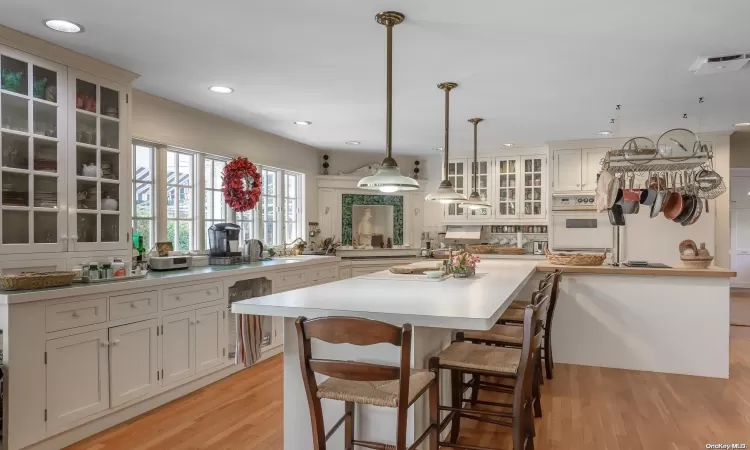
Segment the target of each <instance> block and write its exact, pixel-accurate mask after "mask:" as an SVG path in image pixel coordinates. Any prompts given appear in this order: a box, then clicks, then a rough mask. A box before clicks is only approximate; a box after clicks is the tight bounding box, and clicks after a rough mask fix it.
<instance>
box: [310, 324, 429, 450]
mask: <svg viewBox="0 0 750 450" xmlns="http://www.w3.org/2000/svg"><path fill="white" fill-rule="evenodd" d="M296 326H297V339H298V341H299V351H300V354H299V362H300V367H301V368H302V380H303V383H304V385H305V392H306V393H307V402H308V405H309V408H310V420H311V423H312V434H313V445H314V448H315V450H326V441H328V439H329V438H330V437H331V436H332V435H333V433H334V432H335V431H336V430H337V429H338V428H339V427H340V426H341V425H342V424H344V433H345V436H344V442H345V445H346V450H353V449H354V446H355V445H358V446H361V447H365V448H371V449H379V450H407V447H406V423H407V411H408V409H409V406H411V405H412V403H414V401H416V400H417V399H418V398H419V397H421V396H422V394H424V393H425V392H426V391H427V390H429V403H430V410H432V409H436V408H437V405H438V391H439V388H438V385H437V380H436V376H435V373H434V372H432V371H429V370H419V369H411V335H412V328H411V325H409V324H406V325H404V326H403V327H400V328H399V327H396V326H393V325H390V324H387V323H383V322H378V321H376V320H369V319H360V318H355V317H322V318H319V319H311V320H307V319H306V318H304V317H300V318H298V319H297V322H296ZM313 338H315V339H319V340H321V341H324V342H328V343H331V344H352V345H360V346H362V345H375V344H383V343H388V344H393V345H395V346H400V347H401V359H400V366H399V367H394V366H386V365H381V364H371V363H364V362H355V361H340V360H329V359H315V358H313V357H312V351H311V344H310V339H313ZM316 373H319V374H322V375H327V376H328V377H329V378H328V379H327V380H325V381H323V382H322V383H320V385H318V384H317V382H316V381H315V374H316ZM324 398H326V399H331V400H341V401H343V402H345V407H344V410H345V413H344V415H343V416H342V417H341V419H339V421H338V422H336V424H335V425H334V426H333V428H331V430H330V431H328V433H327V434H326V432H325V428H324V426H323V411H322V409H321V405H320V400H321V399H324ZM356 403H359V404H366V405H374V406H382V407H388V408H396V409H397V419H396V445H395V446H394V445H390V444H383V443H378V442H370V441H359V440H356V439H354V416H355V414H354V405H355V404H356ZM433 404H434V405H433ZM437 417H438V416H437V415H435V416H432V415H431V416H430V424H429V426H428V427H427V429H426V430H425V431H424V432H423V433H422V434H421V435H420V436H419V437H418V438H417V439H416V440H415V441H414V444H412V445H411V446H410V447H408V449H409V450H411V449H415V448H417V447H418V446H419V444H421V443H422V441H423V440H424V439H425V438H426V437H427V436H430V449H431V450H434V449H437V446H436V445H437V440H438V418H437Z"/></svg>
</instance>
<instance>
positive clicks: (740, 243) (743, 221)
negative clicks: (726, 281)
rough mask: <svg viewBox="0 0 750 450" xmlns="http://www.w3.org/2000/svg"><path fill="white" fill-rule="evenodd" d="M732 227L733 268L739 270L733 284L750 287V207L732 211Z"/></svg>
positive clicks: (731, 252) (731, 255)
mask: <svg viewBox="0 0 750 450" xmlns="http://www.w3.org/2000/svg"><path fill="white" fill-rule="evenodd" d="M734 178H735V177H733V178H732V183H734ZM733 186H734V185H733ZM730 229H731V236H730V239H731V244H730V257H731V269H732V270H734V271H735V272H737V276H736V277H734V278H732V280H731V285H732V286H735V287H743V288H750V209H739V210H735V211H732V212H731V217H730Z"/></svg>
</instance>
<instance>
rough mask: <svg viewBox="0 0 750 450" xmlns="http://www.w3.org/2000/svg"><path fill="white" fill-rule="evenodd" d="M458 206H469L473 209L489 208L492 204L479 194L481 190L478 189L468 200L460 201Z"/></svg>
mask: <svg viewBox="0 0 750 450" xmlns="http://www.w3.org/2000/svg"><path fill="white" fill-rule="evenodd" d="M458 206H460V207H461V208H469V209H471V210H477V209H487V208H491V207H492V205H490V204H489V203H487V202H486V201H484V200H482V197H481V196H480V195H479V192H477V191H474V192H472V193H471V195H470V196H469V198H468V200H466V201H465V202H462V203H459V205H458Z"/></svg>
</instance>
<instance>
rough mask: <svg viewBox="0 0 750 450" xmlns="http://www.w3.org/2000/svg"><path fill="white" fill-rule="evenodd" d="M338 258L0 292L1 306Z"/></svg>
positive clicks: (200, 269)
mask: <svg viewBox="0 0 750 450" xmlns="http://www.w3.org/2000/svg"><path fill="white" fill-rule="evenodd" d="M339 261H341V258H339V257H336V256H314V255H302V256H293V257H282V258H274V259H272V260H270V261H258V262H254V263H247V264H235V265H229V266H206V267H191V268H188V269H181V270H169V271H151V272H149V273H148V275H146V277H144V278H138V279H133V280H127V281H125V280H123V281H112V282H108V283H92V284H85V283H73V284H72V285H70V286H62V287H56V288H49V289H35V290H28V291H5V290H0V304H12V303H25V302H34V301H40V300H50V299H53V298H63V297H74V296H80V295H87V294H99V293H102V292H111V291H114V290H126V289H141V288H148V287H158V286H162V285H165V284H173V283H190V282H194V281H203V280H211V279H216V278H226V277H237V276H252V275H255V274H260V273H265V272H272V271H279V270H293V269H299V268H304V267H310V266H315V265H318V264H325V263H337V262H339Z"/></svg>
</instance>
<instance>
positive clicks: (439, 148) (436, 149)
mask: <svg viewBox="0 0 750 450" xmlns="http://www.w3.org/2000/svg"><path fill="white" fill-rule="evenodd" d="M433 150H435V151H436V152H442V151H443V147H435V148H433Z"/></svg>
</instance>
